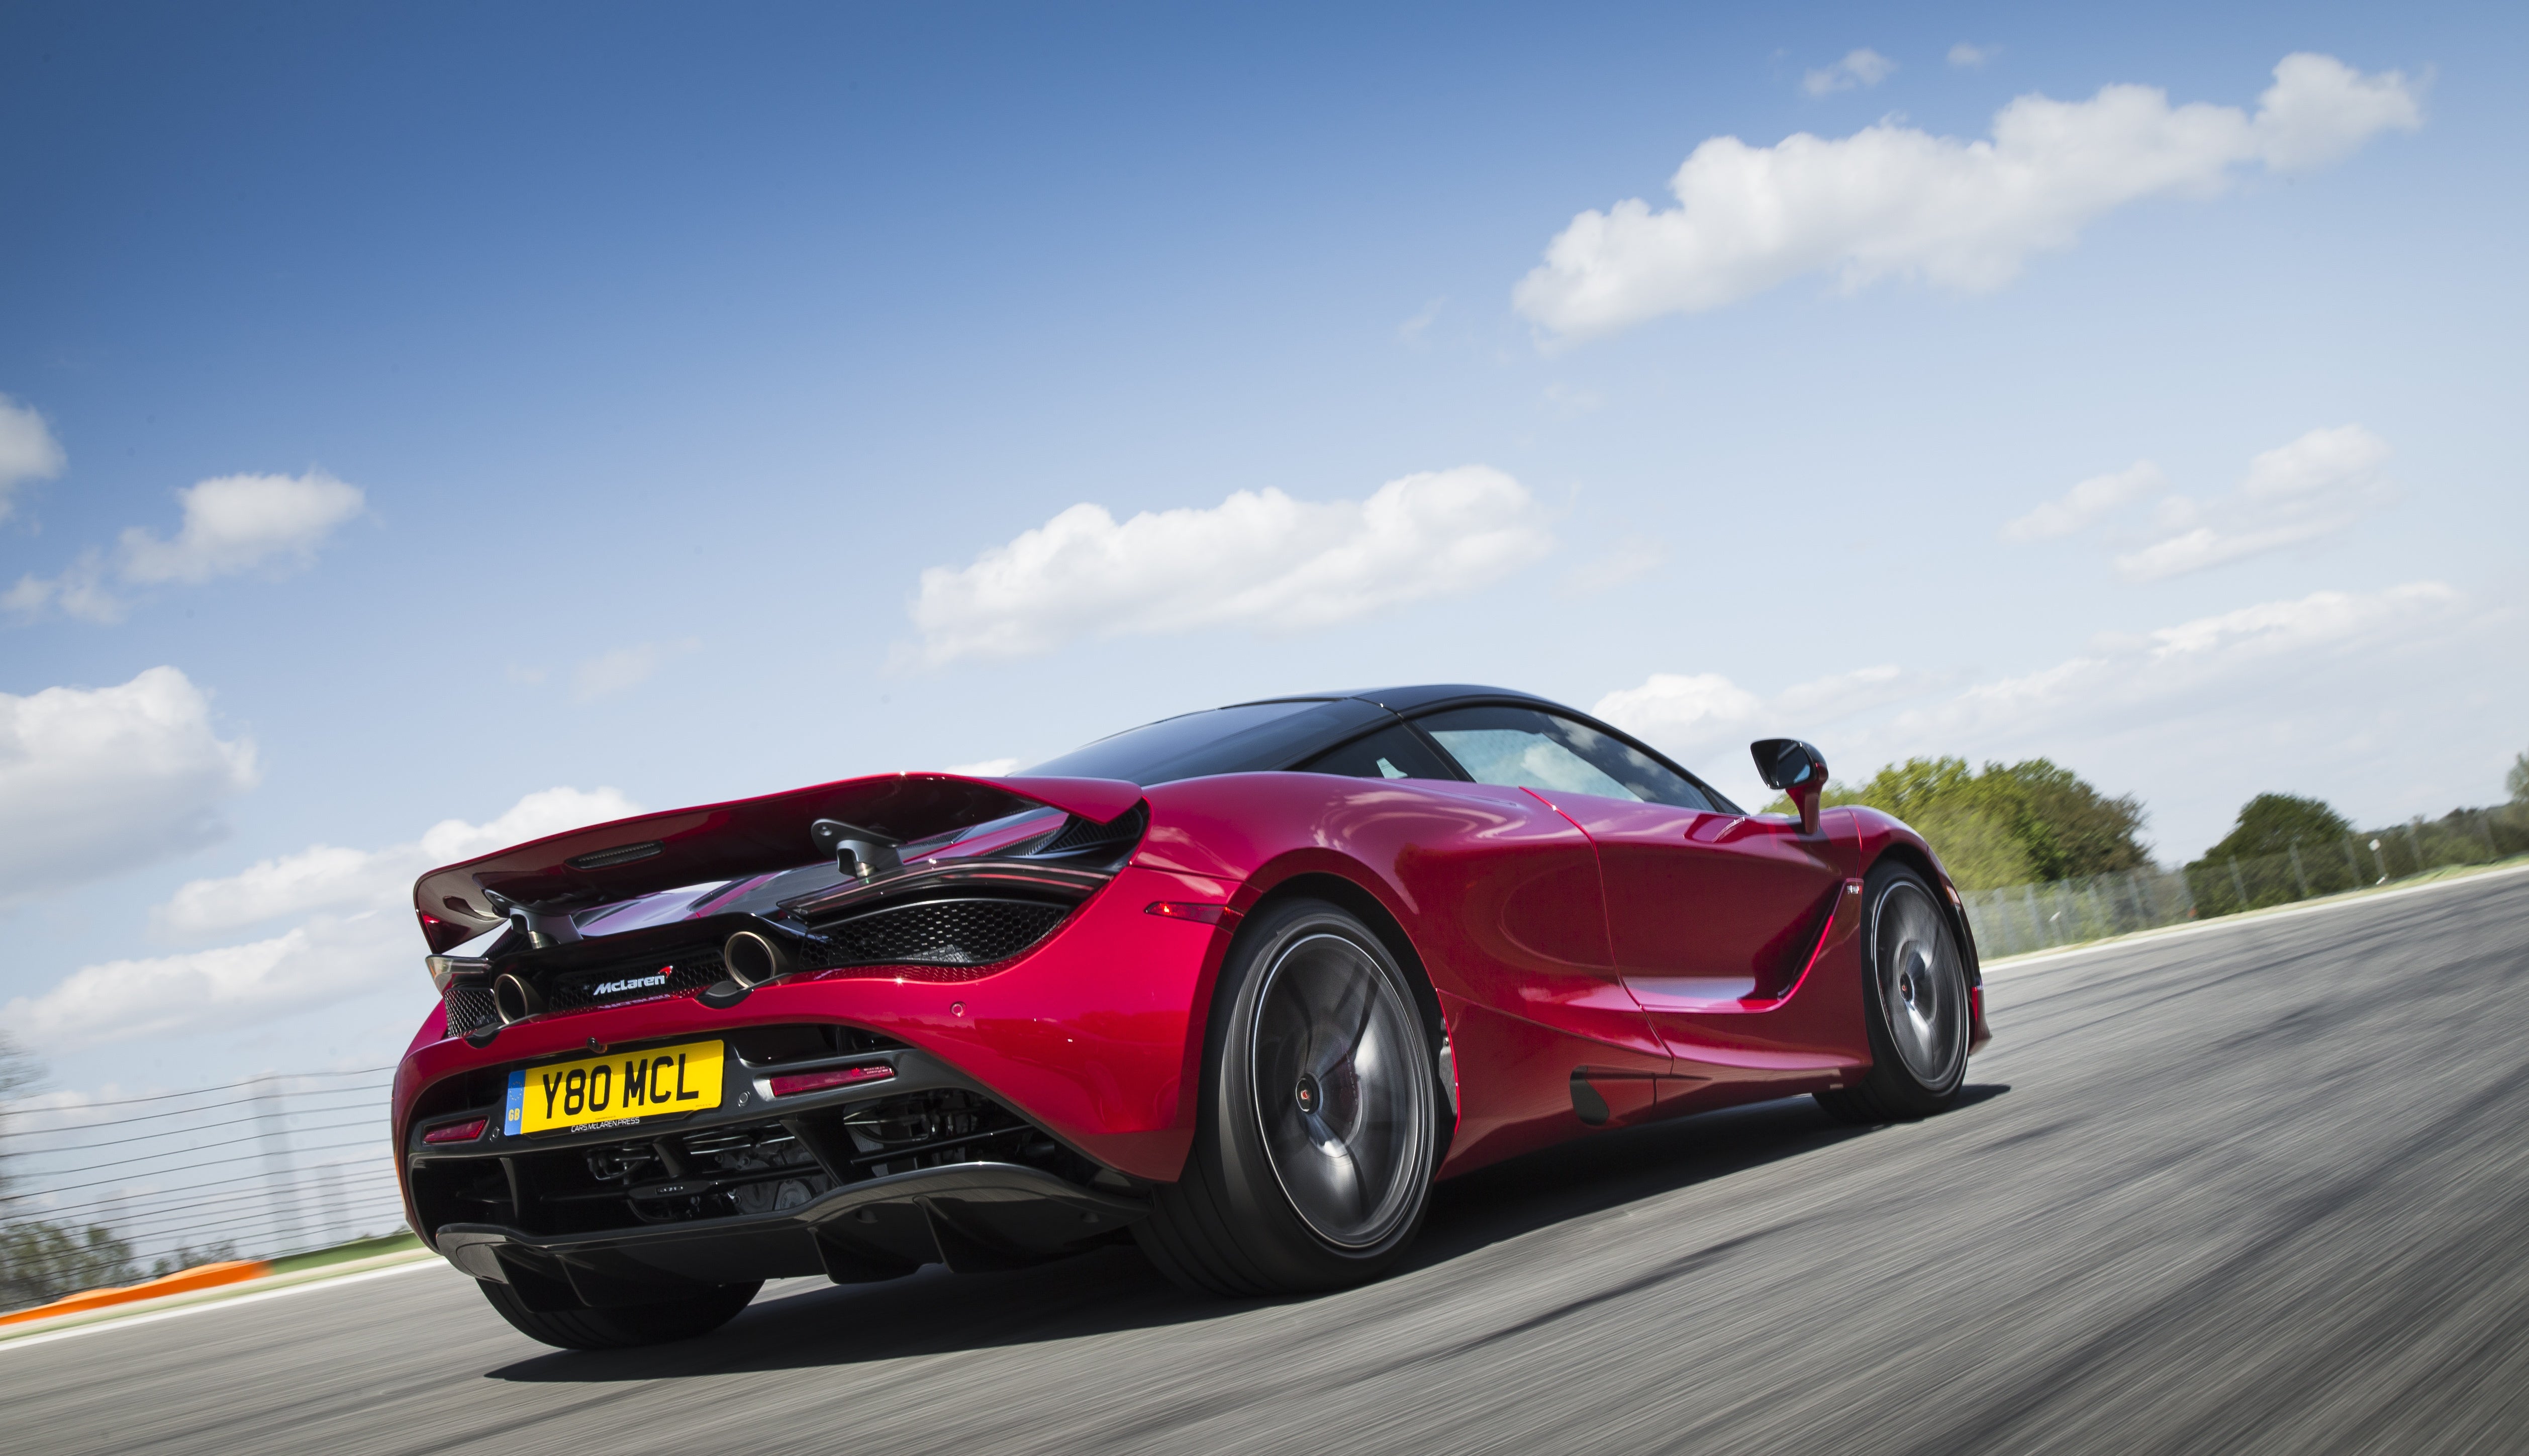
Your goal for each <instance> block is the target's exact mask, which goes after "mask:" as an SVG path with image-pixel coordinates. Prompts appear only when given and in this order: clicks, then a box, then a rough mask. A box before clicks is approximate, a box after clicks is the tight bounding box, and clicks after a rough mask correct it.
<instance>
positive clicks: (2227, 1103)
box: [0, 874, 2529, 1456]
mask: <svg viewBox="0 0 2529 1456" xmlns="http://www.w3.org/2000/svg"><path fill="white" fill-rule="evenodd" d="M1988 995H1989V997H1990V998H1991V1005H1992V1018H1993V1022H1994V1029H1995V1036H1996V1041H1995V1043H1994V1045H1993V1046H1992V1048H1991V1049H1989V1050H1988V1052H1986V1053H1985V1054H1984V1055H1982V1056H1979V1057H1978V1058H1977V1059H1976V1061H1975V1063H1974V1065H1973V1067H1972V1069H1971V1071H1970V1073H1969V1083H1970V1088H1971V1090H1970V1094H1969V1097H1968V1099H1967V1100H1966V1102H1965V1103H1964V1105H1961V1106H1959V1107H1958V1108H1956V1109H1955V1110H1953V1111H1951V1112H1949V1113H1947V1114H1945V1115H1942V1116H1939V1117H1936V1118H1932V1119H1930V1120H1928V1121H1924V1122H1920V1123H1915V1124H1911V1125H1905V1126H1895V1127H1886V1128H1879V1129H1871V1130H1856V1129H1849V1128H1842V1127H1838V1126H1836V1125H1833V1124H1831V1123H1829V1122H1828V1121H1827V1120H1826V1118H1824V1117H1823V1116H1822V1115H1820V1114H1819V1113H1818V1112H1816V1111H1815V1110H1814V1109H1812V1107H1811V1106H1810V1105H1809V1104H1808V1103H1807V1102H1806V1101H1805V1100H1803V1101H1799V1102H1785V1103H1777V1104H1769V1105H1764V1106H1760V1107H1753V1108H1745V1109H1741V1110H1738V1111H1735V1112H1729V1113H1721V1114H1714V1115H1709V1116H1704V1117H1700V1118H1694V1119H1688V1120H1684V1121H1679V1122H1673V1123H1668V1124H1664V1125H1660V1126H1655V1127H1648V1128H1640V1129H1634V1130H1630V1131H1624V1132H1615V1133H1610V1134H1607V1135H1605V1136H1602V1137H1599V1138H1596V1139H1593V1140H1591V1141H1589V1142H1587V1143H1586V1144H1584V1145H1582V1146H1579V1147H1576V1148H1571V1149H1566V1150H1561V1151H1557V1152H1554V1153H1549V1154H1546V1155H1543V1156H1540V1157H1535V1158H1531V1159H1525V1160H1522V1161H1519V1162H1515V1163H1512V1164H1509V1165H1505V1166H1501V1167H1496V1168H1493V1169H1489V1170H1487V1171H1485V1172H1481V1173H1478V1174H1475V1175H1473V1176H1471V1177H1469V1178H1466V1179H1462V1180H1459V1181H1457V1182H1454V1183H1451V1184H1448V1185H1444V1187H1443V1189H1442V1190H1441V1192H1440V1194H1439V1196H1438V1202H1437V1206H1436V1208H1435V1211H1434V1213H1433V1214H1432V1217H1431V1220H1430V1222H1429V1224H1428V1226H1427V1228H1426V1232H1425V1234H1424V1236H1423V1239H1422V1241H1421V1243H1420V1244H1419V1245H1418V1246H1417V1248H1416V1251H1415V1254H1414V1257H1413V1258H1412V1259H1411V1261H1410V1262H1409V1263H1408V1264H1407V1265H1406V1267H1404V1268H1403V1270H1402V1271H1401V1272H1399V1273H1398V1274H1396V1275H1395V1276H1393V1277H1391V1278H1389V1279H1387V1280H1385V1281H1384V1282H1381V1283H1378V1284H1375V1285H1372V1286H1371V1287H1368V1288H1364V1289H1356V1290H1352V1291H1350V1292H1347V1293H1342V1294H1337V1295H1333V1296H1329V1297H1323V1298H1315V1299H1301V1300H1284V1301H1259V1302H1244V1303H1218V1302H1211V1301H1207V1300H1203V1299H1197V1298H1193V1297H1190V1296H1187V1295H1183V1294H1180V1293H1178V1292H1176V1291H1175V1290H1174V1289H1172V1288H1170V1287H1169V1286H1167V1285H1166V1284H1165V1283H1163V1282H1162V1281H1161V1280H1160V1279H1159V1278H1158V1277H1157V1275H1156V1274H1154V1273H1153V1272H1152V1271H1151V1270H1150V1268H1149V1267H1148V1266H1146V1265H1145V1264H1143V1263H1142V1261H1141V1259H1140V1258H1139V1256H1138V1255H1136V1254H1134V1253H1133V1252H1132V1251H1130V1250H1125V1249H1117V1250H1110V1251H1105V1252H1102V1253H1099V1254H1096V1255H1092V1256H1089V1257H1085V1258H1081V1259H1076V1260H1072V1261H1068V1262H1066V1263H1062V1264H1057V1265H1050V1266H1046V1267H1039V1268H1036V1269H1031V1270H1026V1271H1022V1272H1017V1273H1007V1274H995V1275H974V1276H967V1277H963V1278H958V1277H952V1276H949V1275H947V1274H945V1273H943V1272H942V1271H940V1270H938V1269H936V1268H934V1269H928V1270H925V1271H923V1272H922V1273H919V1274H915V1275H912V1276H909V1277H907V1278H905V1279H901V1280H898V1281H896V1282H893V1283H890V1284H882V1285H872V1286H863V1287H859V1288H835V1287H834V1286H831V1285H826V1284H823V1283H819V1282H814V1281H808V1280H792V1281H789V1282H787V1283H783V1284H777V1285H773V1286H770V1287H768V1288H767V1289H766V1291H765V1292H764V1294H763V1295H762V1296H761V1297H759V1299H758V1301H757V1302H756V1304H755V1306H754V1307H753V1308H751V1309H749V1310H748V1311H747V1312H746V1313H745V1314H744V1315H742V1316H740V1317H739V1318H738V1320H737V1321H736V1322H735V1323H733V1324H731V1325H730V1326H729V1327H728V1328H727V1329H726V1331H725V1332H724V1333H723V1334H722V1335H720V1336H719V1337H717V1338H716V1339H714V1340H710V1341H704V1342H698V1343H694V1344H688V1345H683V1346H670V1347H664V1348H659V1349H652V1350H645V1351H635V1352H631V1353H627V1354H613V1355H588V1354H563V1353H558V1352H554V1351H549V1350H546V1349H544V1348H543V1347H541V1346H538V1345H535V1344H532V1343H530V1342H529V1341H527V1340H525V1339H524V1338H522V1337H520V1336H518V1335H516V1334H513V1333H511V1331H510V1329H509V1328H508V1327H507V1326H506V1325H504V1324H502V1323H501V1322H500V1321H499V1320H498V1319H496V1318H495V1317H494V1315H493V1313H492V1311H491V1309H490V1308H489V1307H488V1306H486V1305H485V1304H484V1303H483V1301H482V1299H481V1297H480V1296H479V1295H478V1294H477V1293H476V1292H475V1290H474V1289H473V1288H472V1287H471V1285H470V1284H469V1283H468V1282H467V1281H466V1280H464V1279H463V1278H462V1277H460V1276H458V1275H457V1274H456V1273H455V1272H454V1271H452V1270H449V1269H447V1268H446V1267H442V1266H434V1267H430V1268H429V1269H427V1270H425V1271H421V1272H413V1273H405V1274H401V1275H397V1276H395V1277H389V1278H377V1279H371V1280H368V1281H366V1282H362V1283H355V1284H347V1285H343V1286H340V1287H335V1288H328V1289H325V1290H322V1291H319V1292H312V1293H305V1294H300V1295H296V1296H295V1297H290V1298H282V1299H274V1300H270V1301H267V1302H263V1303H257V1304H251V1305H242V1306H239V1307H236V1308H232V1309H219V1310H213V1311H209V1312H205V1313H198V1314H193V1315H189V1316H187V1317H184V1318H181V1319H171V1320H166V1321H157V1322H142V1323H134V1324H131V1325H127V1326H121V1327H107V1328H104V1329H101V1330H98V1331H95V1332H90V1333H85V1334H81V1335H78V1336H75V1337H71V1338H66V1339H61V1340H57V1341H51V1342H47V1343H43V1344H38V1345H32V1346H27V1347H22V1348H16V1349H10V1348H6V1347H0V1410H5V1412H6V1417H5V1420H0V1448H5V1449H6V1450H9V1451H27V1452H34V1451H43V1452H49V1453H54V1456H72V1453H78V1452H91V1451H95V1452H103V1451H114V1452H152V1453H156V1452H235V1451H260V1452H299V1451H305V1452H326V1453H333V1456H342V1453H363V1452H399V1453H421V1452H454V1451H466V1452H502V1453H505V1456H517V1453H528V1452H545V1451H556V1452H560V1451H570V1452H580V1451H603V1452H607V1453H609V1456H623V1453H634V1452H662V1453H679V1456H690V1453H696V1452H710V1451H742V1452H745V1453H748V1456H770V1453H779V1452H790V1451H835V1450H860V1451H886V1452H889V1453H893V1456H911V1453H916V1452H933V1451H940V1452H949V1451H954V1452H1010V1451H1062V1452H1082V1451H1096V1452H1179V1451H1203V1452H1263V1451H1298V1452H1311V1453H1315V1452H1321V1451H1325V1450H1330V1449H1344V1450H1357V1451H1378V1452H1419V1451H1446V1452H1515V1453H1533V1452H1539V1451H1553V1452H1579V1451H1611V1452H1612V1451H1624V1452H1637V1451H1641V1452H1648V1451H1727V1452H1732V1453H1749V1452H1771V1451H1784V1452H1792V1451H1798V1452H1837V1453H1842V1452H1856V1451H1868V1452H1873V1453H1882V1456H1903V1453H1915V1452H1920V1453H1941V1456H1954V1453H1962V1452H1987V1451H1990V1452H2013V1453H2026V1452H2065V1451H2100V1452H2108V1451H2113V1452H2132V1451H2224V1452H2235V1451H2288V1452H2331V1451H2366V1452H2368V1451H2382V1452H2398V1453H2416V1452H2428V1451H2435V1452H2437V1451H2484V1452H2517V1451H2523V1450H2529V1244H2524V1239H2525V1238H2529V875H2523V874H2503V875H2496V876H2489V877H2485V878H2482V879H2479V880H2474V881H2469V882H2462V883H2458V884H2453V885H2449V886H2446V887H2438V888H2434V889H2431V890H2426V891H2421V892H2416V893H2410V894H2403V895H2396V896H2389V897H2382V898H2379V899H2374V900H2368V901H2357V902H2354V903H2351V904H2349V905H2346V906H2342V907H2338V908H2332V909H2327V910H2323V911H2319V912H2316V913H2308V914H2301V915H2295V916H2287V917H2281V918H2275V919H2268V920H2260V921H2249V922H2243V923H2240V924H2237V925H2233V926H2222V927H2217V928H2213V929H2208V930H2205V931H2202V932H2199V933H2194V934H2189V935H2183V936H2179V937H2174V938H2171V939H2167V940H2161V941H2154V942H2145V943H2140V944H2128V945H2123V946H2115V947H2108V948H2102V949H2097V950H2092V951H2089V952H2085V953H2079V954H2074V955H2071V956H2066V957H2061V958H2057V959H2053V960H2046V961H2040V962H2035V963H2030V964H2026V965H2022V966H2018V967H2006V968H2004V969H2002V970H2000V971H1998V972H1997V973H1996V974H1995V975H1994V977H1993V978H1992V984H1991V986H1990V989H1989V991H1988Z"/></svg>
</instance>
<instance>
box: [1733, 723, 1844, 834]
mask: <svg viewBox="0 0 2529 1456" xmlns="http://www.w3.org/2000/svg"><path fill="white" fill-rule="evenodd" d="M1748 753H1749V757H1751V758H1753V759H1755V760H1756V777H1757V778H1759V779H1762V780H1764V781H1765V786H1766V787H1767V788H1773V789H1780V790H1781V791H1782V792H1784V793H1787V794H1789V795H1791V798H1792V803H1793V805H1794V806H1795V807H1797V808H1798V809H1799V810H1800V811H1801V833H1802V834H1804V835H1813V834H1816V833H1817V832H1818V794H1819V792H1820V791H1821V790H1823V789H1824V788H1825V787H1826V756H1825V755H1824V754H1821V753H1819V752H1818V751H1817V749H1815V748H1813V747H1811V746H1810V745H1808V744H1806V743H1803V742H1802V741H1801V740H1800V739H1798V738H1758V739H1757V740H1756V741H1755V742H1753V743H1750V744H1749V745H1748Z"/></svg>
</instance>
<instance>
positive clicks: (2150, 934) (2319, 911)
mask: <svg viewBox="0 0 2529 1456" xmlns="http://www.w3.org/2000/svg"><path fill="white" fill-rule="evenodd" d="M2519 874H2529V864H2520V865H2505V866H2503V867H2502V868H2501V869H2493V870H2480V871H2478V872H2477V873H2475V874H2473V875H2453V876H2451V877H2450V878H2448V879H2447V880H2435V881H2433V882H2432V883H2431V884H2428V885H2405V886H2400V887H2398V888H2397V889H2395V890H2369V891H2365V892H2361V893H2356V894H2349V895H2345V896H2343V897H2342V898H2337V899H2325V900H2319V901H2317V902H2315V903H2311V904H2301V905H2281V906H2277V907H2276V908H2274V909H2271V910H2257V911H2253V912H2251V913H2249V914H2246V915H2217V916H2215V917H2214V918H2213V919H2211V920H2198V921H2195V922H2193V923H2192V924H2188V925H2173V926H2169V927H2166V928H2164V929H2161V930H2148V931H2139V932H2137V933H2135V934H2133V935H2130V936H2119V937H2118V938H2116V939H2115V940H2112V941H2092V942H2089V943H2088V944H2081V945H2067V946H2065V947H2064V948H2063V949H2061V950H2033V951H2030V952H2029V953H2028V954H2026V955H2013V956H2006V957H2004V958H2003V959H2001V960H1996V961H1990V962H1988V963H1986V965H1985V968H1984V969H1985V973H1986V974H1988V975H1990V974H1992V973H1993V972H1996V971H2018V970H2022V969H2025V968H2027V967H2029V966H2034V965H2042V964H2044V963H2045V962H2047V961H2050V960H2065V959H2068V958H2070V957H2072V956H2075V955H2090V954H2094V953H2096V952H2098V951H2101V950H2123V949H2125V947H2126V946H2128V945H2147V944H2151V943H2152V942H2155V941H2175V940H2179V939H2180V938H2182V937H2186V936H2195V935H2203V934H2206V933H2208V932H2211V931H2217V930H2237V929H2239V928H2240V927H2242V926H2250V925H2262V924H2264V923H2265V922H2267V921H2270V920H2289V919H2293V918H2295V917H2297V916H2302V915H2325V914H2327V913H2329V912H2331V911H2335V910H2353V909H2359V908H2361V907H2362V906H2364V905H2376V904H2379V903H2380V902H2381V901H2383V900H2394V899H2399V898H2402V897H2403V896H2406V895H2410V894H2430V893H2432V892H2433V891H2435V890H2449V889H2452V888H2454V887H2457V886H2462V885H2475V884H2479V883H2481V882H2483V881H2487V880H2494V879H2499V878H2501V877H2502V876H2504V875H2519Z"/></svg>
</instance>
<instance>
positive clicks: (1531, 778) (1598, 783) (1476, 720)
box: [1414, 708, 1716, 809]
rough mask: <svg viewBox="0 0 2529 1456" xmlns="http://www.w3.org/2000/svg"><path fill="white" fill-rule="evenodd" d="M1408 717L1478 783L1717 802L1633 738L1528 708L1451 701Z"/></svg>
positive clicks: (1700, 805)
mask: <svg viewBox="0 0 2529 1456" xmlns="http://www.w3.org/2000/svg"><path fill="white" fill-rule="evenodd" d="M1414 722H1415V726H1416V727H1418V728H1422V729H1423V730H1424V731H1425V732H1426V733H1429V734H1430V735H1431V736H1432V737H1433V738H1435V739H1437V740H1438V741H1439V744H1440V746H1441V747H1443V748H1445V749H1447V750H1449V756H1450V757H1451V758H1454V759H1456V760H1457V761H1458V764H1459V766H1460V767H1461V768H1464V769H1465V770H1466V771H1467V774H1468V777H1470V778H1472V779H1474V780H1475V781H1476V782H1478V783H1501V784H1507V785H1510V786H1513V787H1518V788H1535V789H1544V790H1552V791H1560V792H1563V793H1587V794H1596V795H1597V796H1599V797H1600V798H1609V799H1638V800H1640V801H1641V802H1643V803H1646V804H1674V805H1677V806H1678V807H1679V808H1683V809H1712V808H1715V807H1716V806H1715V805H1714V804H1713V802H1712V800H1711V798H1710V797H1709V796H1708V795H1706V794H1705V793H1704V792H1703V791H1702V790H1701V789H1699V788H1697V787H1695V784H1694V782H1692V781H1690V780H1688V779H1686V778H1685V777H1683V776H1681V775H1679V774H1677V773H1675V772H1673V771H1671V770H1670V769H1669V768H1667V767H1666V766H1665V765H1663V764H1661V763H1660V762H1659V761H1658V760H1656V759H1653V758H1651V757H1650V756H1649V755H1647V754H1645V753H1643V752H1641V750H1639V749H1637V748H1634V747H1633V746H1632V745H1630V744H1627V743H1624V742H1622V741H1620V740H1618V739H1615V738H1611V737H1608V736H1607V735H1606V734H1605V733H1602V732H1599V731H1598V730H1597V729H1596V728H1590V727H1588V726H1587V725H1586V724H1580V723H1575V722H1573V721H1572V720H1571V719H1568V718H1562V717H1558V716H1556V715H1554V714H1551V713H1540V712H1538V711H1537V710H1536V709H1534V708H1455V709H1451V710H1449V711H1447V712H1444V713H1434V714H1432V715H1431V716H1429V717H1427V718H1418V719H1416V720H1415V721H1414Z"/></svg>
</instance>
